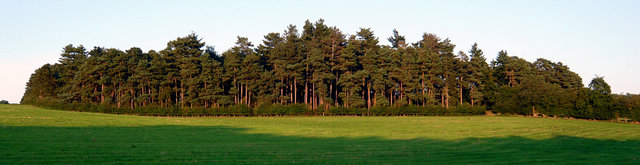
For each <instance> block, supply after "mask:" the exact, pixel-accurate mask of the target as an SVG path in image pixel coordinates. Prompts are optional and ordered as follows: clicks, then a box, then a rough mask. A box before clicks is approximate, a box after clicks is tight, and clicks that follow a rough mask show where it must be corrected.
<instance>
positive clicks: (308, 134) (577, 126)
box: [0, 105, 640, 164]
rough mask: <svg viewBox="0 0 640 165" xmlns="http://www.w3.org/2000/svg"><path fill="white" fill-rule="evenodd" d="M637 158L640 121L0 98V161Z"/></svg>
mask: <svg viewBox="0 0 640 165" xmlns="http://www.w3.org/2000/svg"><path fill="white" fill-rule="evenodd" d="M96 163H100V164H189V163H196V164H291V163H300V164H426V163H433V164H523V163H526V164H640V125H634V124H624V123H613V122H595V121H582V120H567V119H542V118H525V117H499V116H498V117H489V116H465V117H237V118H234V117H205V118H197V117H193V118H174V117H143V116H125V115H110V114H96V113H79V112H69V111H58V110H48V109H43V108H37V107H34V106H27V105H0V164H96Z"/></svg>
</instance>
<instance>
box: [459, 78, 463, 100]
mask: <svg viewBox="0 0 640 165" xmlns="http://www.w3.org/2000/svg"><path fill="white" fill-rule="evenodd" d="M462 79H463V78H462V77H460V105H462V81H463V80H462Z"/></svg>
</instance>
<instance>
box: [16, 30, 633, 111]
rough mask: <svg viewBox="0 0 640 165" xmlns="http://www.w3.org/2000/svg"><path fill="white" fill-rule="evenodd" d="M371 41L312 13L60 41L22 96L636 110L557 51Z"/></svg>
mask: <svg viewBox="0 0 640 165" xmlns="http://www.w3.org/2000/svg"><path fill="white" fill-rule="evenodd" d="M387 40H388V41H389V42H390V43H391V46H386V45H380V43H379V40H378V37H376V36H375V35H374V32H373V31H372V30H371V29H370V28H360V30H359V31H357V32H355V35H345V34H343V32H341V31H340V30H339V29H338V28H336V27H335V26H333V27H332V26H328V25H326V24H325V23H324V20H322V19H320V20H318V21H316V22H315V23H312V22H310V21H308V20H307V21H305V24H304V26H303V27H302V32H301V33H299V31H298V29H297V28H296V26H293V25H289V26H288V27H287V28H286V30H285V31H284V32H283V33H268V34H267V35H265V36H264V39H263V40H262V43H260V45H257V46H254V44H252V43H251V42H250V41H249V39H248V38H246V37H238V38H237V41H236V45H235V46H233V47H232V48H231V49H229V50H227V51H224V52H223V53H222V54H218V53H217V52H216V51H215V49H214V48H213V46H206V44H205V43H204V42H202V39H201V38H199V37H198V36H197V35H196V34H189V35H187V36H184V37H178V38H176V39H175V40H172V41H169V42H168V43H167V47H166V48H165V49H163V50H161V51H158V52H156V51H154V50H149V51H147V52H145V51H143V50H141V49H140V48H136V47H133V48H131V49H129V50H126V51H122V50H118V49H113V48H102V47H95V48H94V49H92V50H90V51H88V52H87V50H86V49H85V48H84V47H83V46H73V45H68V46H65V47H64V48H63V52H62V53H61V57H60V60H59V63H57V64H53V65H51V64H46V65H43V66H42V67H41V68H39V69H37V70H36V71H35V72H34V73H33V74H32V75H31V78H30V80H29V82H28V83H27V86H26V91H25V94H24V97H23V98H22V100H21V102H22V103H24V104H33V105H40V106H47V107H55V108H60V109H66V110H76V111H90V112H102V113H116V114H137V115H153V116H183V115H186V116H253V115H257V116H279V115H374V116H390V115H479V114H483V113H484V109H488V110H491V111H493V112H499V113H508V114H520V115H542V116H545V115H547V116H557V117H576V118H585V119H602V120H609V119H616V118H627V119H632V120H638V118H639V117H637V116H638V113H640V112H638V108H637V107H638V106H635V105H636V102H638V101H637V99H635V100H634V99H629V98H634V97H627V96H618V95H612V94H611V87H610V86H609V85H608V84H607V83H606V82H605V81H604V79H603V78H602V77H597V78H595V79H594V80H593V81H592V82H591V83H590V84H589V86H588V88H585V87H584V85H583V84H582V78H581V77H580V76H578V74H576V73H575V72H572V71H571V70H569V67H568V66H566V65H563V64H562V63H561V62H552V61H549V60H546V59H543V58H540V59H537V60H536V61H534V62H528V61H526V60H524V59H522V58H519V57H517V56H510V55H509V54H508V53H507V51H504V50H503V51H500V52H499V53H498V57H497V58H496V59H494V60H492V61H491V65H489V64H488V63H487V62H486V58H485V57H484V52H483V51H482V50H481V49H480V48H479V47H478V44H477V43H474V44H473V45H472V46H471V49H470V50H469V51H468V53H466V52H465V51H460V52H458V53H457V54H455V53H454V52H453V51H454V48H455V46H456V45H454V44H452V43H451V41H450V40H449V39H448V38H444V39H443V38H440V37H438V36H437V35H435V34H432V33H424V34H423V35H422V38H421V39H420V40H419V41H417V42H415V43H413V44H407V41H406V38H405V37H404V36H402V35H400V33H399V32H398V31H397V30H393V33H392V36H391V37H389V38H388V39H387Z"/></svg>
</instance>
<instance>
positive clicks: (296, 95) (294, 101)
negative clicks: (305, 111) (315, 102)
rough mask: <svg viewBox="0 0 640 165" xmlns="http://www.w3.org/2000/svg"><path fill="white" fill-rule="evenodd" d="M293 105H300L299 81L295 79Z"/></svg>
mask: <svg viewBox="0 0 640 165" xmlns="http://www.w3.org/2000/svg"><path fill="white" fill-rule="evenodd" d="M293 103H294V104H298V79H293Z"/></svg>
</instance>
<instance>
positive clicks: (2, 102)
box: [0, 100, 9, 104]
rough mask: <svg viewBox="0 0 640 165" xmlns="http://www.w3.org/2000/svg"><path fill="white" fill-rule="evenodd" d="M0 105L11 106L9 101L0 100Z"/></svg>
mask: <svg viewBox="0 0 640 165" xmlns="http://www.w3.org/2000/svg"><path fill="white" fill-rule="evenodd" d="M0 104H9V101H7V100H0Z"/></svg>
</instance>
